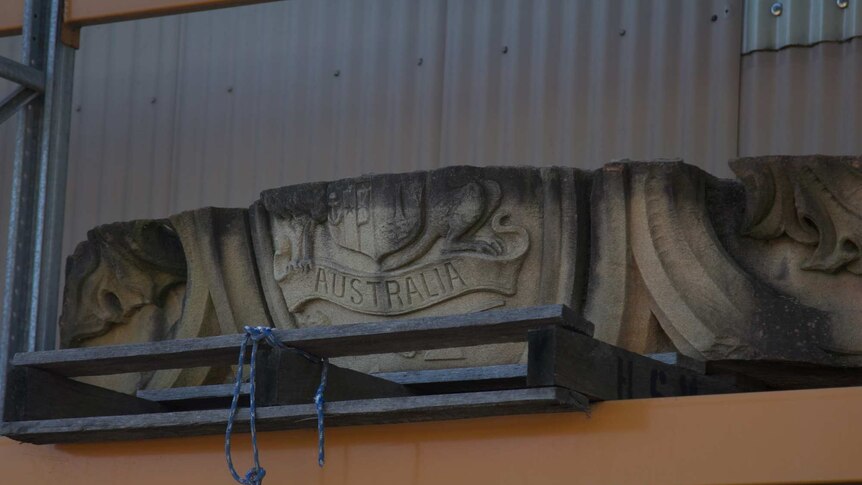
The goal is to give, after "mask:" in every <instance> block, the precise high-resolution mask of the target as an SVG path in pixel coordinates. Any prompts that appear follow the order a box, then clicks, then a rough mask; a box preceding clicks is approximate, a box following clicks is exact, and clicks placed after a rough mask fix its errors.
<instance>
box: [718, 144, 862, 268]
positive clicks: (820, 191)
mask: <svg viewBox="0 0 862 485" xmlns="http://www.w3.org/2000/svg"><path fill="white" fill-rule="evenodd" d="M731 168H732V169H733V171H734V172H735V173H736V175H737V176H738V177H739V178H740V180H742V182H743V183H744V184H745V192H746V213H745V222H744V226H743V228H742V231H743V234H746V235H748V236H750V237H753V238H757V239H774V238H777V237H780V236H782V235H785V234H786V235H787V236H789V237H790V238H791V239H793V240H794V241H797V242H799V243H802V244H806V245H810V246H814V251H813V252H812V253H811V256H810V257H809V258H808V259H807V260H806V261H805V262H804V263H803V265H802V268H803V269H806V270H811V271H824V272H829V273H833V272H836V271H839V270H842V269H846V270H847V271H850V272H851V273H854V274H862V251H860V248H862V159H860V158H856V157H830V158H826V157H765V158H743V159H739V160H735V161H733V162H731Z"/></svg>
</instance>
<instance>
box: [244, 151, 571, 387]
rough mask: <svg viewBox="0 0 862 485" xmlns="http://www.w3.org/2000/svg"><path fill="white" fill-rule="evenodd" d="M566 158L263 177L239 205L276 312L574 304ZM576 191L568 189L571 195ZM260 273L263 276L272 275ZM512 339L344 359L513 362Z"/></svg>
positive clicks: (421, 363)
mask: <svg viewBox="0 0 862 485" xmlns="http://www.w3.org/2000/svg"><path fill="white" fill-rule="evenodd" d="M586 192H587V191H586V185H585V177H584V176H583V174H582V173H581V172H580V171H578V170H575V169H565V168H550V169H538V168H527V167H516V168H476V167H450V168H444V169H440V170H435V171H431V172H414V173H409V174H396V175H369V176H365V177H360V178H355V179H347V180H339V181H335V182H331V183H315V184H307V185H298V186H291V187H284V188H280V189H274V190H269V191H266V192H264V193H263V194H262V197H261V202H260V203H258V204H256V205H255V206H253V207H252V209H251V210H252V213H253V214H254V217H253V220H254V226H255V229H254V232H253V234H254V237H255V247H257V248H259V251H257V253H256V255H257V261H258V269H259V271H260V274H261V279H262V280H264V281H266V282H268V283H267V284H265V286H264V289H265V292H266V300H267V302H268V304H269V305H270V313H271V314H272V315H274V316H277V317H276V318H275V320H274V321H275V324H276V326H280V327H286V326H305V325H330V324H338V323H347V322H362V321H373V320H379V319H382V318H383V319H385V318H396V317H401V316H404V315H408V314H409V315H415V316H422V315H431V314H456V313H469V312H476V311H482V310H488V309H491V308H498V307H502V306H515V307H517V306H530V305H540V304H544V303H564V304H567V305H570V306H577V305H578V304H579V300H580V298H579V295H580V292H581V288H580V287H578V286H576V284H577V283H578V282H581V281H583V278H582V277H581V276H580V275H579V274H578V273H579V272H582V271H583V268H584V265H583V264H582V263H580V262H579V261H578V258H579V257H582V255H585V254H586V245H585V243H584V239H585V238H586V237H587V230H586V229H585V228H584V227H581V226H583V224H584V221H583V220H580V219H579V217H578V210H577V208H578V204H579V203H581V204H585V202H584V201H583V199H584V194H586ZM579 196H580V197H581V201H580V202H579V200H578V197H579ZM273 283H274V284H273ZM523 352H524V346H523V345H520V344H517V345H495V346H482V347H477V348H474V349H450V350H433V351H426V352H419V353H413V352H411V353H405V354H401V355H388V356H380V357H378V358H375V359H368V358H363V359H359V360H355V359H353V360H351V359H347V362H344V363H346V364H349V365H351V366H353V367H357V368H360V369H362V370H366V371H389V370H401V369H418V368H428V367H432V368H433V367H440V366H452V365H459V366H460V365H475V364H481V363H492V362H493V363H507V362H516V361H518V360H519V359H520V357H521V355H522V354H523Z"/></svg>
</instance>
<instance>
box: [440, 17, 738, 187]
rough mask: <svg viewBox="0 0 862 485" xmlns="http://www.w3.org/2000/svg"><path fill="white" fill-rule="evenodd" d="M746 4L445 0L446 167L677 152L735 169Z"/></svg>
mask: <svg viewBox="0 0 862 485" xmlns="http://www.w3.org/2000/svg"><path fill="white" fill-rule="evenodd" d="M741 6H742V2H740V1H731V2H726V1H697V2H692V1H685V0H676V1H668V0H657V1H643V0H632V1H602V2H595V1H579V2H560V1H553V2H552V1H537V2H522V1H518V0H512V1H493V0H490V1H471V0H466V1H453V2H449V9H448V10H449V14H448V16H447V37H446V42H447V43H446V70H445V73H444V77H445V81H444V99H443V103H444V105H443V132H442V139H441V146H442V149H441V161H442V162H443V163H449V162H453V161H465V162H468V163H529V164H542V165H544V164H560V163H562V164H566V165H576V166H580V167H585V168H595V167H599V166H601V165H602V164H604V163H606V162H607V161H609V160H611V159H614V158H621V157H630V158H659V157H682V158H685V159H686V160H689V161H690V162H692V163H696V164H698V165H700V166H702V167H704V168H707V169H709V170H710V171H712V172H714V173H718V174H722V175H726V174H728V173H729V172H728V171H727V169H726V163H727V160H728V159H730V158H732V157H733V156H735V154H736V118H737V100H738V88H739V82H738V79H739V52H740V48H741V46H740V39H741V29H742V11H741ZM713 16H714V20H713ZM504 52H505V53H504Z"/></svg>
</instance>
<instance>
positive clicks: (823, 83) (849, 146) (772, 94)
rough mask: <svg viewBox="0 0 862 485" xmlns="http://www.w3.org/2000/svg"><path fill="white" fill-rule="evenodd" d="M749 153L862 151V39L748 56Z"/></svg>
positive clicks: (742, 142) (743, 133)
mask: <svg viewBox="0 0 862 485" xmlns="http://www.w3.org/2000/svg"><path fill="white" fill-rule="evenodd" d="M740 106H741V110H740V121H739V133H740V136H739V152H740V154H741V155H743V156H752V155H767V154H787V155H803V154H811V153H824V154H829V155H859V154H862V38H858V37H857V38H855V39H852V40H850V41H848V42H843V43H838V44H835V43H823V44H817V45H815V46H811V47H792V48H786V49H782V50H780V51H774V52H755V53H752V54H747V55H745V56H744V57H743V58H742V102H741V103H740Z"/></svg>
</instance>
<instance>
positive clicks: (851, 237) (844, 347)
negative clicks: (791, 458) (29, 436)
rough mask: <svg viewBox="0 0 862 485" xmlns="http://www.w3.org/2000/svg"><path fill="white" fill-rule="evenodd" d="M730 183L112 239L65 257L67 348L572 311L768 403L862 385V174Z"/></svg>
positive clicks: (540, 189) (498, 176) (573, 185)
mask: <svg viewBox="0 0 862 485" xmlns="http://www.w3.org/2000/svg"><path fill="white" fill-rule="evenodd" d="M732 167H733V169H734V171H735V172H736V173H737V174H738V175H739V177H740V179H741V181H742V183H740V182H736V181H730V180H719V179H716V178H714V177H712V176H710V175H709V174H707V173H705V172H703V171H701V170H699V169H697V168H695V167H692V166H690V165H686V164H684V163H681V162H678V161H658V162H627V161H626V162H615V163H611V164H608V165H606V166H605V167H604V168H603V169H601V170H597V171H595V172H583V171H580V170H576V169H572V168H562V167H556V168H541V169H540V168H531V167H488V168H477V167H449V168H443V169H438V170H433V171H428V172H414V173H407V174H390V175H368V176H363V177H358V178H353V179H345V180H338V181H333V182H319V183H312V184H302V185H296V186H289V187H283V188H278V189H273V190H268V191H265V192H264V193H263V194H262V195H261V199H260V200H259V201H257V202H255V203H254V204H253V205H252V206H251V208H250V209H248V210H244V209H212V208H207V209H200V210H196V211H190V212H186V213H183V214H180V215H177V216H174V217H172V218H170V220H161V221H136V222H131V223H117V224H112V225H107V226H102V227H100V228H97V229H95V230H94V231H92V232H91V233H90V235H89V237H88V240H87V241H86V242H84V243H82V244H81V246H79V248H78V250H77V251H76V253H75V255H73V256H72V257H71V258H70V262H69V265H68V268H69V269H68V271H67V283H66V295H65V299H64V314H63V319H62V322H61V332H62V336H63V342H64V344H65V345H101V344H105V343H115V342H121V341H122V342H130V341H141V340H156V339H162V338H179V337H194V336H206V335H215V334H220V333H235V332H237V331H239V329H240V328H241V326H242V325H246V324H255V325H258V324H265V325H273V326H278V327H282V328H286V327H301V326H309V325H338V324H343V323H352V322H361V321H372V320H381V319H392V318H403V317H405V316H422V315H441V314H443V315H445V314H456V313H467V312H476V311H483V310H487V309H491V308H498V307H503V306H506V307H519V306H531V305H539V304H546V303H563V304H566V305H569V306H571V307H572V308H573V309H575V310H576V311H578V312H582V313H583V314H584V315H585V316H586V317H587V318H588V319H590V320H592V321H593V322H594V323H595V325H596V337H597V338H600V339H602V340H605V341H607V342H610V343H613V344H616V345H619V346H622V347H625V348H627V349H630V350H633V351H637V352H642V353H648V352H666V351H678V352H681V353H683V354H685V355H688V356H690V357H694V358H697V359H701V360H707V361H713V362H715V363H724V364H726V365H727V366H728V368H731V367H732V368H733V369H734V370H739V369H740V368H741V369H748V370H749V371H750V370H751V369H754V368H755V367H757V366H760V367H759V368H760V369H767V364H766V363H768V370H769V372H763V373H761V374H762V375H761V376H760V377H762V378H765V379H767V380H769V381H770V382H773V383H777V384H775V385H782V384H781V379H779V378H776V377H775V376H781V375H782V372H784V373H785V374H787V373H788V372H792V371H790V370H784V371H782V370H781V369H782V367H781V366H782V365H785V364H788V365H789V364H793V365H795V366H797V368H798V366H800V365H803V366H821V367H819V368H820V369H827V368H826V367H823V366H853V367H857V366H859V364H860V363H862V360H860V358H859V355H862V330H859V329H862V316H860V315H862V311H860V310H862V302H859V301H858V300H859V299H858V295H859V294H862V278H860V266H859V265H860V253H859V248H860V241H862V212H860V209H862V188H860V187H862V170H860V159H858V158H847V157H843V158H838V157H766V158H759V159H742V160H738V161H735V162H733V163H732ZM523 351H524V347H523V345H495V346H480V347H476V348H471V349H444V350H435V351H427V352H411V353H403V354H399V355H384V356H371V357H363V358H357V359H346V360H345V361H342V362H340V364H342V365H348V366H350V367H353V368H357V369H360V370H363V371H393V370H406V369H420V368H441V367H461V366H471V365H485V364H501V363H513V362H518V361H519V360H521V359H522V356H523ZM729 362H733V364H732V365H731V364H729ZM740 363H741V364H740ZM752 366H754V367H752ZM776 369H777V370H776ZM784 369H790V367H784ZM226 372H227V369H191V370H186V371H164V372H160V373H155V374H152V375H146V376H141V375H138V376H121V377H119V378H115V379H113V380H103V381H99V382H100V383H102V384H103V385H108V386H110V387H114V388H119V389H122V390H126V391H129V390H133V389H135V388H139V387H165V386H171V385H189V384H199V383H204V382H207V383H209V382H218V381H220V380H222V379H223V378H224V377H225V375H226ZM824 372H827V371H826V370H823V371H818V372H814V373H811V375H812V376H815V375H816V376H821V375H823V373H824ZM767 374H768V376H767V377H763V376H764V375H767ZM813 378H814V379H817V378H820V377H813ZM786 382H790V381H789V380H787V381H786Z"/></svg>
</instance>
